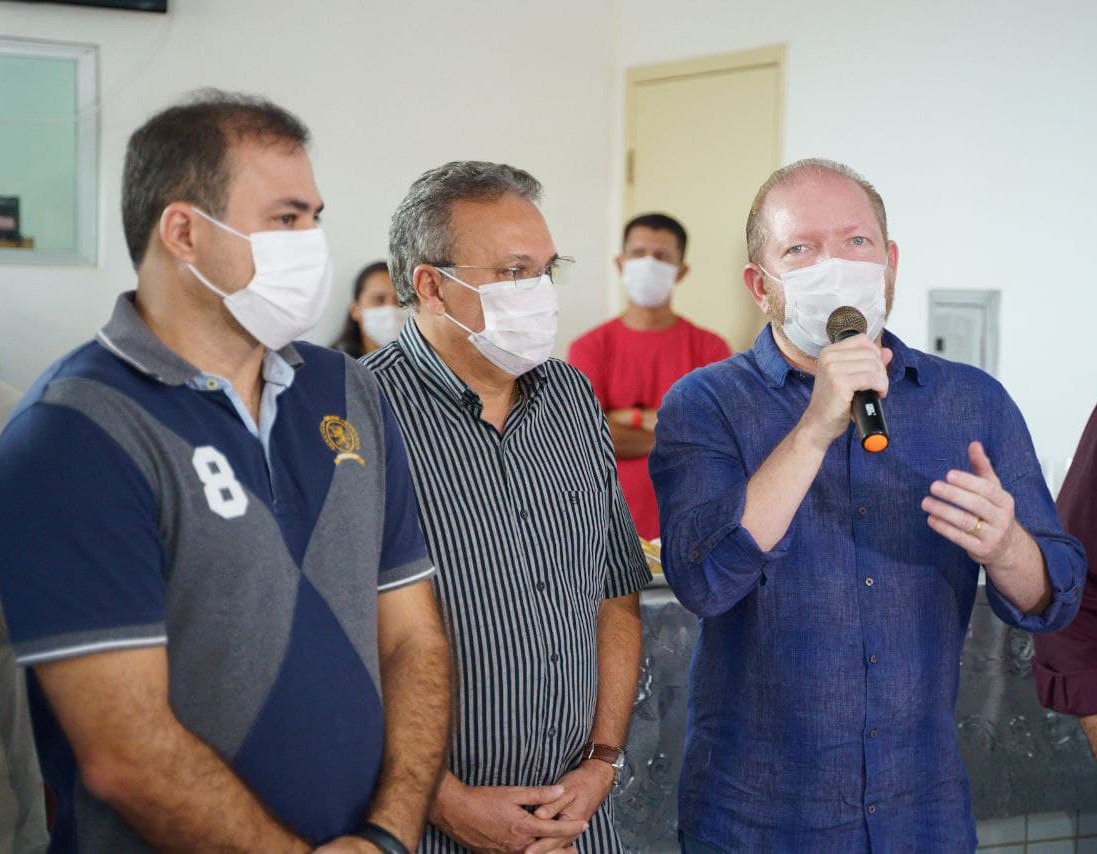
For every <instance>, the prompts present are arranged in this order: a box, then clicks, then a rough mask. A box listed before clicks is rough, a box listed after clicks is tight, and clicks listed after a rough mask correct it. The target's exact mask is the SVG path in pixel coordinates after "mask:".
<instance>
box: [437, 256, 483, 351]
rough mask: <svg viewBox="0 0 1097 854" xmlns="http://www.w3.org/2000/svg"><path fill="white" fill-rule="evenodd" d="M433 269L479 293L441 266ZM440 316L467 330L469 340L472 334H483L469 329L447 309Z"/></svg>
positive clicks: (443, 302)
mask: <svg viewBox="0 0 1097 854" xmlns="http://www.w3.org/2000/svg"><path fill="white" fill-rule="evenodd" d="M431 266H433V265H431ZM434 269H435V270H437V271H438V272H439V273H441V274H442V275H443V276H445V277H446V278H447V279H449V280H450V281H452V282H456V283H457V284H459V285H460V286H461V287H463V288H468V289H469V290H470V291H475V292H476V293H477V294H479V293H480V291H479V290H477V289H476V288H474V287H473V286H472V285H470V284H467V283H466V282H462V281H461V280H460V279H458V278H457V277H456V276H454V275H453V274H452V273H447V272H446V271H445V270H443V269H442V268H441V267H435V268H434ZM445 304H446V303H445V300H443V301H442V305H445ZM442 317H444V318H446V319H447V320H448V321H450V323H454V324H456V325H457V326H459V327H460V328H461V329H464V330H465V332H467V333H468V334H469V336H470V340H471V337H472V336H476V335H482V334H483V333H482V332H473V331H472V330H471V329H469V328H468V327H467V326H465V324H463V323H462V322H461V321H460V320H458V319H457V318H456V317H454V316H453V315H452V314H450V313H449V311H445V312H443V313H442Z"/></svg>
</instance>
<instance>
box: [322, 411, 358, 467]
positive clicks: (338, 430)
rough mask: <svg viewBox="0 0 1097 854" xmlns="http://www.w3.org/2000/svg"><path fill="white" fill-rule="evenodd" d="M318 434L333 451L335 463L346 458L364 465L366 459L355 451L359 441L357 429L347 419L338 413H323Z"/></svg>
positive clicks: (344, 460)
mask: <svg viewBox="0 0 1097 854" xmlns="http://www.w3.org/2000/svg"><path fill="white" fill-rule="evenodd" d="M320 435H321V436H323V437H324V442H325V443H326V444H327V446H328V447H329V448H331V449H332V450H333V451H335V464H336V465H340V464H342V463H344V462H346V461H347V460H354V461H355V462H356V463H358V465H360V466H364V465H365V464H366V461H365V460H363V459H362V458H361V457H360V456H359V455H358V453H357V451H358V448H359V447H360V446H361V442H360V441H359V439H358V431H357V430H355V429H354V425H353V424H351V423H350V422H349V421H347V420H345V419H343V418H340V417H339V416H338V415H325V416H324V419H323V420H322V421H321V422H320Z"/></svg>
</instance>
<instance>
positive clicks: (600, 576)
mask: <svg viewBox="0 0 1097 854" xmlns="http://www.w3.org/2000/svg"><path fill="white" fill-rule="evenodd" d="M550 501H551V504H552V506H551V508H550V512H549V514H548V519H549V524H550V525H551V526H552V529H553V530H551V531H550V532H549V541H550V543H551V544H552V545H551V547H550V548H551V551H552V552H553V555H552V565H553V566H554V567H555V568H556V572H557V573H558V575H559V576H560V578H561V580H562V581H564V582H566V589H567V590H568V591H569V592H571V591H574V593H575V594H577V595H578V596H579V597H581V599H582V600H583V601H586V602H590V601H594V600H597V601H600V600H601V595H602V590H603V588H604V586H605V574H606V520H607V518H608V502H609V496H608V495H607V494H606V490H605V489H604V488H601V487H592V486H590V485H587V484H582V485H574V486H564V487H562V488H558V489H556V490H553V492H552V493H551V498H550Z"/></svg>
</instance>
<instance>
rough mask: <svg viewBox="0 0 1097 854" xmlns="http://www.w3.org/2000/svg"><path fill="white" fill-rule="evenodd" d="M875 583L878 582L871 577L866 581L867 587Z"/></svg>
mask: <svg viewBox="0 0 1097 854" xmlns="http://www.w3.org/2000/svg"><path fill="white" fill-rule="evenodd" d="M875 583H876V582H875V581H873V580H872V577H871V576H869V577H868V578H866V579H865V587H871V586H872V585H873V584H875Z"/></svg>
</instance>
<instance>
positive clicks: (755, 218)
mask: <svg viewBox="0 0 1097 854" xmlns="http://www.w3.org/2000/svg"><path fill="white" fill-rule="evenodd" d="M821 174H822V175H837V176H839V177H842V178H845V179H847V180H849V181H851V182H853V183H854V184H856V185H857V186H858V187H860V188H861V189H862V190H864V192H865V195H866V196H868V200H869V203H870V204H871V205H872V209H873V212H874V213H875V214H876V221H877V222H878V223H879V225H880V232H881V233H882V234H883V237H884V241H885V243H886V242H887V236H888V228H887V212H886V211H885V210H884V200H883V199H882V198H880V194H879V193H878V192H876V188H875V187H873V186H872V184H870V183H869V182H868V181H866V180H865V179H864V178H862V177H861V176H860V175H859V174H858V173H857V172H855V171H853V170H852V169H850V168H849V167H848V166H846V165H845V164H843V163H837V162H835V161H833V160H825V159H823V158H819V157H812V158H808V159H806V160H797V161H796V162H795V163H790V164H789V165H788V166H782V167H781V168H780V169H778V170H777V171H776V172H774V173H773V174H772V175H770V176H769V177H768V178H767V179H766V181H765V183H764V184H762V186H761V187H760V188H759V189H758V192H757V194H756V195H755V196H754V201H753V202H752V203H751V205H750V213H749V214H748V215H747V258H749V259H750V261H751V262H752V263H755V264H757V263H759V262H760V261H761V258H762V252H763V250H764V249H765V245H766V240H767V239H768V238H769V234H768V231H767V219H766V200H767V199H768V198H769V194H770V193H771V192H772V191H773V190H775V189H776V188H778V187H784V186H787V185H790V184H794V183H798V182H800V181H808V180H811V179H812V178H814V177H818V176H819V175H821Z"/></svg>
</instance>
